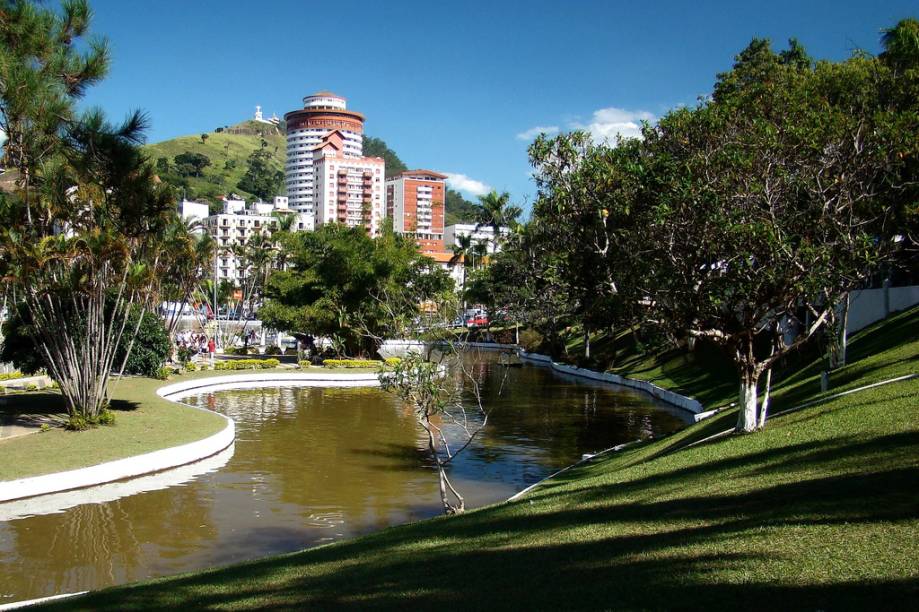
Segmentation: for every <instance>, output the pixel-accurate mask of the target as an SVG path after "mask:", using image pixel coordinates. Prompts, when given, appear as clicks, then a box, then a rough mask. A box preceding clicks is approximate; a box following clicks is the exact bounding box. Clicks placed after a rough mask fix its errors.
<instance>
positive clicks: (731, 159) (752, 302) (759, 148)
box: [638, 41, 908, 431]
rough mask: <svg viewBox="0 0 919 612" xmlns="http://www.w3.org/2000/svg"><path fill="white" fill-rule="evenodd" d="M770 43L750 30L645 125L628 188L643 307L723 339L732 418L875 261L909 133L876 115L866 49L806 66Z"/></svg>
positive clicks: (883, 247)
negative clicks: (703, 98) (717, 69)
mask: <svg viewBox="0 0 919 612" xmlns="http://www.w3.org/2000/svg"><path fill="white" fill-rule="evenodd" d="M771 53H772V52H771V50H769V49H768V45H765V46H764V45H763V43H762V42H761V41H754V43H753V44H751V47H749V48H748V49H747V50H745V51H744V52H743V53H741V55H740V56H739V60H738V64H737V66H736V67H735V70H734V71H732V72H731V73H729V74H726V75H722V76H721V77H720V80H719V83H718V85H716V88H715V89H716V94H717V95H716V96H715V98H714V99H713V100H712V101H709V102H705V103H703V104H701V105H700V106H699V107H697V108H695V109H681V110H677V111H673V112H671V113H669V114H668V115H667V116H666V117H664V118H663V119H662V120H661V121H660V122H659V124H658V125H657V126H655V127H654V128H647V129H645V131H644V136H645V144H644V145H643V148H644V154H643V156H642V162H643V164H644V169H643V172H646V175H645V179H644V183H643V185H642V192H641V193H640V194H639V196H638V204H639V205H640V206H647V207H648V210H649V213H650V214H649V215H648V217H647V218H649V219H651V220H652V223H650V224H649V225H648V226H647V232H648V233H647V234H646V236H645V238H643V239H639V241H640V243H647V242H648V241H650V240H654V241H655V242H656V248H654V249H648V250H646V251H645V252H644V253H643V254H642V256H643V258H646V259H648V260H650V262H649V265H648V267H647V270H648V272H649V273H648V274H647V275H646V276H645V281H646V282H645V286H644V292H645V294H646V295H647V296H649V300H650V310H649V313H650V314H649V317H650V318H651V319H653V320H655V321H657V322H659V323H660V324H662V325H664V326H666V327H668V328H669V329H670V330H671V331H672V332H673V333H674V334H677V333H679V330H680V329H685V330H688V333H689V334H690V335H692V336H694V337H703V338H708V339H710V340H712V341H714V342H716V343H718V344H720V345H721V346H723V347H725V348H726V349H728V350H729V351H730V352H731V354H732V355H733V356H734V360H735V363H736V365H737V368H738V373H739V376H740V395H739V404H740V407H741V409H740V415H739V418H738V423H737V429H738V430H739V431H752V430H754V429H755V428H756V427H757V426H758V425H761V424H762V422H763V421H764V419H765V407H764V406H763V407H762V408H760V407H759V406H758V403H757V402H758V390H757V386H758V383H759V380H760V377H761V376H762V375H763V374H764V373H765V372H766V371H767V370H769V369H770V368H771V366H772V364H774V363H775V362H776V360H778V359H780V358H781V357H782V356H783V355H784V354H786V353H788V352H789V351H791V350H794V349H795V348H797V347H798V346H800V345H801V344H803V343H804V342H805V341H807V340H808V339H809V338H810V337H812V336H814V334H815V333H816V332H817V331H818V330H820V329H821V328H822V327H823V326H824V325H825V324H826V323H827V322H828V321H829V320H830V319H831V317H832V316H833V312H834V311H835V309H836V305H837V304H838V303H839V302H840V301H841V300H842V299H843V298H844V297H845V296H846V295H847V293H848V291H849V290H851V289H853V288H855V287H856V286H857V285H858V283H860V282H861V281H862V280H863V279H865V278H867V277H868V276H869V275H870V274H871V273H872V271H873V270H875V269H876V268H877V266H878V265H879V264H880V263H881V262H882V261H884V259H885V256H886V251H887V250H888V248H889V246H890V244H889V241H885V240H878V234H877V233H876V230H877V228H879V227H883V226H884V225H885V224H886V223H888V222H889V220H890V218H891V214H892V208H891V206H890V201H891V200H890V196H891V195H892V194H893V193H895V192H896V186H895V185H891V183H890V179H891V178H893V177H894V175H893V174H892V173H891V171H890V169H891V166H892V164H891V162H892V161H893V160H894V159H896V158H895V156H892V153H893V152H894V151H896V150H897V148H898V146H899V144H900V143H899V142H898V141H902V140H904V139H907V138H908V137H907V136H906V135H896V134H892V133H890V132H887V131H886V130H883V129H876V128H877V127H880V126H879V125H878V124H877V117H876V115H875V113H874V108H873V107H874V103H873V102H872V100H878V99H879V96H878V92H877V91H876V87H877V81H876V80H875V78H874V74H873V71H874V69H875V68H876V66H870V65H869V63H870V62H869V63H866V60H864V59H860V58H853V59H852V60H849V61H847V62H843V63H840V64H829V63H820V64H818V65H817V66H816V68H815V69H811V68H810V67H802V66H801V65H800V64H799V63H790V64H789V63H785V62H782V61H781V59H780V57H779V56H777V55H774V54H773V57H770V55H769V54H771ZM751 57H755V58H756V61H755V62H752V61H750V60H749V58H751ZM751 67H753V68H755V70H751ZM790 328H793V329H794V330H795V331H796V333H797V335H796V337H795V339H794V340H793V341H791V342H790V343H787V342H785V341H784V338H783V336H784V335H785V332H786V331H789V329H790Z"/></svg>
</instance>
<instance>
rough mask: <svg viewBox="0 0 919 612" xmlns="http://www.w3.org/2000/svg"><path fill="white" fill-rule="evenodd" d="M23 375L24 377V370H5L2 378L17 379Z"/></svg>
mask: <svg viewBox="0 0 919 612" xmlns="http://www.w3.org/2000/svg"><path fill="white" fill-rule="evenodd" d="M4 361H6V360H5V359H4ZM22 377H23V373H22V372H18V371H17V372H3V373H0V380H15V379H17V378H22Z"/></svg>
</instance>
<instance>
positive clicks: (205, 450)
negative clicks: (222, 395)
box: [0, 372, 380, 503]
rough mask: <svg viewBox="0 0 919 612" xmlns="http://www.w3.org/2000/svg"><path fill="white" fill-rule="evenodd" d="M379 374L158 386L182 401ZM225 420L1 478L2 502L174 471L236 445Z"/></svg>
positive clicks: (371, 380)
mask: <svg viewBox="0 0 919 612" xmlns="http://www.w3.org/2000/svg"><path fill="white" fill-rule="evenodd" d="M379 384H380V383H379V380H378V379H377V377H376V375H375V374H363V373H362V374H349V373H346V372H343V373H341V374H324V373H323V374H304V373H292V374H286V373H277V372H265V373H258V374H236V375H229V376H211V377H208V378H199V379H195V380H188V381H184V382H180V383H174V384H172V385H165V386H163V387H160V388H159V389H157V390H156V393H157V395H159V396H160V397H163V398H165V399H168V400H172V401H176V400H178V399H179V398H181V397H183V396H187V395H191V394H193V393H200V392H202V391H205V390H207V391H217V390H223V389H241V388H242V389H245V388H258V387H286V386H325V387H352V386H363V387H366V386H374V385H379ZM188 409H189V410H203V411H205V412H211V411H210V410H207V409H206V408H198V407H196V406H188ZM213 414H218V415H219V416H220V418H222V419H224V420H225V421H226V426H225V427H224V428H223V429H222V430H221V431H219V432H218V433H216V434H214V435H212V436H209V437H207V438H204V439H203V440H198V441H196V442H189V443H188V444H182V445H180V446H173V447H171V448H164V449H161V450H157V451H153V452H149V453H144V454H142V455H136V456H134V457H126V458H124V459H118V460H116V461H107V462H105V463H100V464H98V465H93V466H90V467H85V468H79V469H76V470H68V471H66V472H57V473H54V474H45V475H42V476H32V477H29V478H19V479H17V480H7V481H4V482H0V503H2V502H7V501H12V500H15V499H23V498H27V497H35V496H36V495H45V494H48V493H60V492H62V491H70V490H72V489H81V488H84V487H91V486H95V485H101V484H106V483H110V482H114V481H117V480H124V479H126V478H134V477H136V476H141V475H143V474H150V473H152V472H159V471H162V470H168V469H170V468H175V467H178V466H180V465H186V464H188V463H193V462H195V461H200V460H201V459H205V458H207V457H210V456H212V455H216V454H217V453H219V452H220V451H222V450H224V449H226V448H227V447H228V446H230V445H231V444H233V441H234V439H235V437H236V424H235V423H234V422H233V419H231V418H229V417H227V416H224V415H222V414H219V413H213Z"/></svg>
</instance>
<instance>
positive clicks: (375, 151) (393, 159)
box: [363, 135, 408, 178]
mask: <svg viewBox="0 0 919 612" xmlns="http://www.w3.org/2000/svg"><path fill="white" fill-rule="evenodd" d="M363 151H364V156H365V157H382V158H383V161H384V162H385V163H386V177H387V178H389V177H391V176H396V175H398V174H401V173H403V172H405V171H406V170H408V166H406V165H405V164H404V163H403V162H402V160H401V159H399V156H398V155H397V154H396V152H395V151H393V150H392V149H390V148H389V146H388V145H387V144H386V143H385V142H384V141H383V140H381V139H380V138H374V137H373V136H367V135H365V136H364V144H363Z"/></svg>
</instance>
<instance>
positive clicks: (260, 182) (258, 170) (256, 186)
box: [236, 140, 284, 200]
mask: <svg viewBox="0 0 919 612" xmlns="http://www.w3.org/2000/svg"><path fill="white" fill-rule="evenodd" d="M267 147H268V143H267V142H266V141H265V140H262V141H261V146H260V147H259V148H258V149H256V150H255V151H253V152H252V154H250V155H249V158H248V161H247V163H248V166H247V168H246V174H245V175H243V177H242V179H240V181H239V183H238V184H237V185H236V186H237V187H238V188H239V189H242V190H243V191H247V192H249V193H251V194H253V195H255V196H256V197H258V199H259V200H270V199H271V198H273V197H274V196H275V195H277V193H278V190H279V189H280V188H281V183H282V182H283V180H284V173H283V172H281V171H280V170H279V169H278V168H277V167H276V166H275V165H274V164H273V163H272V157H273V156H272V154H271V152H269V151H268V148H267Z"/></svg>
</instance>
